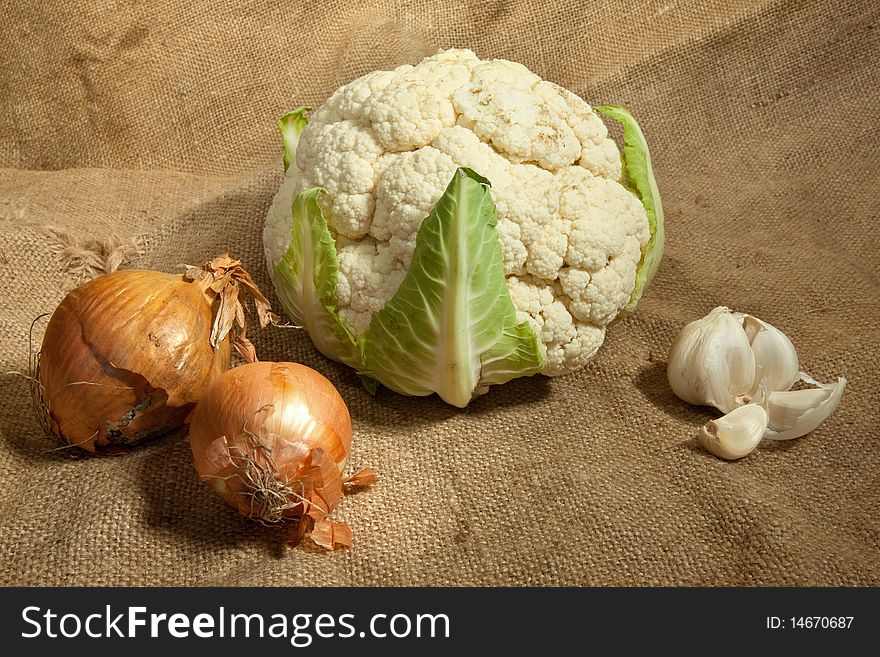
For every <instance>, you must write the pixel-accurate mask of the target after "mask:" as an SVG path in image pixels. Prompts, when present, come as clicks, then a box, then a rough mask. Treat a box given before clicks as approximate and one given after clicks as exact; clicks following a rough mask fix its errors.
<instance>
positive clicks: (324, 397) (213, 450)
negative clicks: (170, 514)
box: [189, 362, 374, 548]
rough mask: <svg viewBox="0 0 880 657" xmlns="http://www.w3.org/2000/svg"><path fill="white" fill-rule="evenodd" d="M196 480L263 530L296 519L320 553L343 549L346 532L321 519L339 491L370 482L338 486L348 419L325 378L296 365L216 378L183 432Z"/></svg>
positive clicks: (254, 367) (246, 369)
mask: <svg viewBox="0 0 880 657" xmlns="http://www.w3.org/2000/svg"><path fill="white" fill-rule="evenodd" d="M189 439H190V446H191V447H192V452H193V457H194V460H195V468H196V471H197V472H198V474H199V476H200V477H201V479H202V480H203V481H205V482H207V483H208V484H209V485H210V486H211V488H213V489H214V491H215V492H216V493H217V494H218V495H219V496H220V497H221V498H223V500H225V501H226V502H227V503H228V504H230V505H231V506H232V507H234V508H236V509H238V511H239V513H241V514H242V515H244V516H247V517H249V518H253V519H255V520H258V521H260V522H263V523H278V522H282V521H285V520H291V519H293V520H303V521H304V522H298V523H297V532H295V534H294V539H293V540H292V541H291V543H293V544H295V543H296V542H297V541H298V539H299V538H300V537H301V536H302V535H303V534H305V533H306V532H307V531H309V530H311V534H310V535H311V536H312V538H313V539H314V540H315V541H316V542H317V543H319V544H320V545H323V546H324V547H328V548H332V547H333V546H334V545H336V544H341V545H350V544H351V532H350V530H349V529H348V527H346V526H345V525H343V524H342V523H338V522H333V521H330V520H327V516H328V514H329V513H330V511H332V510H333V508H334V507H335V506H336V505H337V503H338V502H339V500H340V499H341V498H342V495H343V484H344V483H346V482H352V483H355V484H359V485H365V484H368V483H372V481H373V480H374V477H373V475H372V472H370V471H369V470H363V471H361V472H359V473H358V474H357V475H355V476H354V477H349V478H347V479H343V477H342V470H343V469H344V468H345V464H346V462H347V460H348V455H349V451H350V449H351V417H350V416H349V413H348V408H347V407H346V405H345V402H344V401H343V399H342V397H341V396H340V394H339V392H338V391H337V390H336V388H335V387H334V386H333V384H332V383H330V381H328V380H327V379H326V378H325V377H324V376H322V375H321V374H319V373H318V372H316V371H315V370H313V369H311V368H309V367H306V366H305V365H299V364H296V363H263V362H259V363H249V364H247V365H242V366H240V367H236V368H234V369H231V370H229V371H228V372H225V373H224V374H222V375H220V376H218V377H217V378H216V379H215V380H214V381H212V382H211V384H210V385H209V386H208V388H207V390H205V393H204V395H203V396H202V399H201V400H200V401H199V404H198V406H196V410H195V411H194V412H193V415H192V419H191V422H190V427H189Z"/></svg>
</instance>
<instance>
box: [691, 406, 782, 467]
mask: <svg viewBox="0 0 880 657" xmlns="http://www.w3.org/2000/svg"><path fill="white" fill-rule="evenodd" d="M768 420H769V415H768V413H767V411H766V410H765V409H764V407H763V406H761V405H760V404H746V405H745V406H740V407H738V408H735V409H734V410H732V411H731V412H730V413H728V414H727V415H725V416H723V417H720V418H718V419H717V420H710V421H709V422H707V423H706V424H705V425H703V428H702V429H701V430H700V433H699V434H698V435H697V439H698V440H699V442H700V445H702V446H703V448H704V449H705V450H706V451H708V452H710V453H711V454H714V455H715V456H717V457H718V458H722V459H726V460H728V461H734V460H736V459H741V458H742V457H744V456H746V455H748V454H750V453H751V452H752V451H753V450H754V449H755V447H757V446H758V443H759V442H761V438H763V437H764V432H765V431H766V430H767V422H768Z"/></svg>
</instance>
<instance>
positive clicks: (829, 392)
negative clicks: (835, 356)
mask: <svg viewBox="0 0 880 657" xmlns="http://www.w3.org/2000/svg"><path fill="white" fill-rule="evenodd" d="M800 378H801V379H802V380H803V381H805V382H806V383H809V384H811V385H814V386H817V387H816V388H805V389H803V390H787V391H781V392H780V391H777V392H771V393H770V395H769V397H768V399H767V410H768V411H769V413H770V422H769V424H770V428H768V429H767V432H766V437H767V438H770V439H772V440H791V439H792V438H800V437H801V436H803V435H806V434H808V433H810V432H811V431H812V430H813V429H815V428H816V427H818V426H819V425H820V424H822V422H824V421H825V419H826V418H827V417H828V416H829V415H831V414H832V413H833V412H834V411H835V410H836V409H837V405H838V404H839V403H840V399H841V398H842V397H843V390H844V388H845V387H846V379H844V378H843V377H840V378H838V379H837V383H819V382H818V381H816V380H814V379H813V378H812V377H810V376H809V375H808V374H804V373H801V374H800Z"/></svg>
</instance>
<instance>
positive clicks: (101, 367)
mask: <svg viewBox="0 0 880 657" xmlns="http://www.w3.org/2000/svg"><path fill="white" fill-rule="evenodd" d="M239 285H242V286H243V287H244V288H245V289H246V290H247V291H248V292H249V293H250V294H251V295H252V296H253V297H254V299H255V301H256V302H257V306H258V310H259V311H260V322H261V324H265V323H266V322H268V321H271V320H272V319H273V316H272V315H271V313H270V312H269V310H268V302H267V301H266V300H265V298H264V297H263V296H262V295H261V294H260V293H259V290H258V289H257V288H256V286H255V285H254V283H253V281H252V280H251V279H250V276H248V274H247V272H245V271H244V270H243V269H242V267H241V265H240V263H239V262H238V261H236V260H233V259H232V258H230V257H229V256H220V257H218V258H216V259H215V260H213V261H211V262H210V263H207V264H206V265H204V266H203V267H202V268H195V267H192V268H189V270H188V271H187V272H186V273H184V274H180V275H174V274H165V273H161V272H156V271H148V270H120V271H116V272H113V273H111V274H106V275H103V276H99V277H98V278H96V279H94V280H91V281H89V282H87V283H85V284H83V285H81V286H79V287H78V288H76V289H75V290H73V291H72V292H70V293H69V294H68V295H67V296H66V297H64V299H63V300H62V301H61V303H60V304H59V306H58V308H57V309H56V310H55V312H54V313H53V315H52V318H51V319H50V320H49V324H48V326H47V327H46V332H45V335H44V337H43V343H42V348H41V350H40V354H39V357H38V360H37V363H36V370H37V371H36V372H35V373H34V377H35V383H38V385H36V386H35V396H36V398H37V399H36V401H37V407H38V411H39V412H40V419H41V421H42V422H43V425H44V427H45V428H46V429H47V430H48V431H50V432H51V433H53V434H55V435H56V436H59V437H61V438H62V439H64V440H65V441H67V442H68V443H69V444H71V445H76V446H79V447H82V448H83V449H86V450H88V451H92V452H94V451H103V452H108V451H124V450H125V449H126V448H127V447H128V446H129V445H132V444H134V443H136V442H138V441H141V440H144V439H146V438H149V437H152V436H155V435H157V434H161V433H165V432H168V431H171V430H173V429H176V428H178V427H180V426H182V425H183V424H184V422H185V420H186V418H187V416H188V415H189V414H190V412H191V411H192V409H193V408H194V406H195V403H196V402H197V401H198V400H199V398H200V397H201V394H202V392H203V390H204V388H205V386H206V385H207V384H208V382H209V381H210V380H211V379H212V378H214V377H215V376H217V375H218V374H220V373H221V372H223V371H225V370H227V369H228V368H229V363H230V340H229V337H228V334H229V332H230V330H231V329H232V328H233V323H234V322H235V321H236V320H237V321H238V322H239V325H240V326H241V328H242V331H241V332H240V333H239V334H238V338H237V340H238V342H237V344H236V346H237V347H239V348H240V350H242V351H243V352H245V354H248V353H250V352H252V347H251V346H250V343H249V342H248V341H247V339H246V338H244V334H243V329H244V319H243V317H244V315H243V311H242V308H241V303H240V302H239V301H238V288H239Z"/></svg>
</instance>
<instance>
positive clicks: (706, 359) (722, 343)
mask: <svg viewBox="0 0 880 657" xmlns="http://www.w3.org/2000/svg"><path fill="white" fill-rule="evenodd" d="M742 322H743V315H741V314H739V313H734V312H731V311H730V309H729V308H725V307H724V306H718V307H717V308H715V309H714V310H712V312H710V313H709V314H708V315H706V316H705V317H703V318H702V319H698V320H696V321H693V322H691V323H690V324H688V325H687V326H685V327H684V328H683V329H682V331H681V333H679V334H678V337H677V338H676V339H675V342H674V343H673V344H672V348H671V349H670V351H669V362H668V365H667V368H666V374H667V377H668V379H669V385H670V387H671V388H672V391H673V392H674V393H675V395H676V396H677V397H678V398H679V399H681V400H682V401H685V402H687V403H689V404H697V405H704V406H714V407H715V408H717V409H719V410H720V411H722V412H723V413H727V412H729V411H731V410H733V409H734V408H736V407H737V406H738V405H739V403H738V402H737V397H739V396H741V395H745V394H746V393H749V392H751V391H752V388H753V386H754V383H755V355H754V353H753V352H752V347H751V345H750V344H749V337H748V335H747V334H746V332H745V331H744V330H743V325H742Z"/></svg>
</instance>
